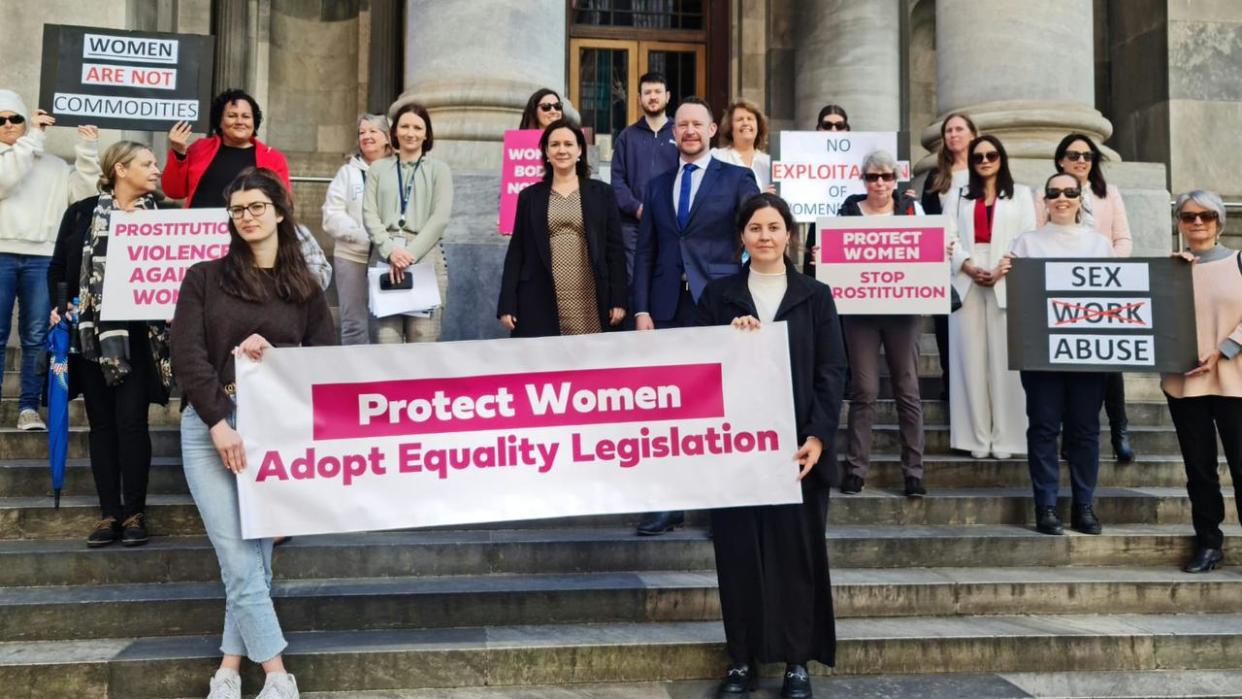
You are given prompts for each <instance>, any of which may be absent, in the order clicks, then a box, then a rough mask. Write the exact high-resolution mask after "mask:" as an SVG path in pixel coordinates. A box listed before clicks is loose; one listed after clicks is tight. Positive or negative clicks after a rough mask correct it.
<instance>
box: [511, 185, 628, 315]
mask: <svg viewBox="0 0 1242 699" xmlns="http://www.w3.org/2000/svg"><path fill="white" fill-rule="evenodd" d="M579 192H580V195H581V199H582V222H583V225H584V227H585V229H586V241H587V253H588V254H589V256H590V259H591V270H592V272H593V276H594V277H595V299H596V301H597V302H598V304H599V319H600V327H601V328H603V329H604V330H609V329H610V326H609V325H608V314H609V310H610V309H613V308H626V307H627V306H628V299H627V296H628V290H627V288H626V272H625V246H624V243H623V242H622V239H621V213H620V210H619V209H618V208H617V195H616V194H615V193H614V192H613V191H612V187H611V186H609V185H608V184H605V183H603V182H600V181H599V180H590V179H586V180H582V184H581V187H580V189H579ZM551 194H552V185H551V183H549V182H538V183H536V184H533V185H531V186H529V187H527V188H526V189H524V190H522V193H521V194H519V195H518V205H517V218H516V219H515V220H514V224H513V236H512V237H511V238H510V239H509V250H508V252H507V253H505V264H504V272H503V275H502V277H501V280H500V301H499V303H498V304H497V308H496V317H497V318H499V317H500V316H502V315H513V316H516V317H517V327H516V329H514V331H513V333H512V334H513V337H543V336H547V335H560V334H561V324H560V317H559V315H558V311H557V307H556V286H555V285H554V283H553V281H552V248H551V246H550V245H549V244H548V198H549V197H550V196H551ZM618 327H619V326H618Z"/></svg>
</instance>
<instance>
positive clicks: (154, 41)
mask: <svg viewBox="0 0 1242 699" xmlns="http://www.w3.org/2000/svg"><path fill="white" fill-rule="evenodd" d="M214 55H215V45H214V44H213V42H212V37H210V36H206V35H201V34H163V33H157V32H130V31H123V30H120V29H102V28H91V27H74V26H67V25H60V24H45V25H43V64H42V74H41V76H40V80H39V106H40V107H41V108H43V109H45V110H47V112H48V113H49V114H51V115H52V116H54V117H56V125H57V126H75V125H78V124H94V125H96V126H101V127H104V128H113V129H128V130H131V131H166V130H168V128H169V127H171V126H172V125H173V124H175V123H177V122H178V121H186V122H189V123H190V124H191V125H192V126H194V127H195V130H197V131H206V130H207V117H208V114H207V112H208V104H209V103H210V101H211V68H212V64H213V57H214Z"/></svg>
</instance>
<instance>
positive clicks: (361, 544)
mask: <svg viewBox="0 0 1242 699" xmlns="http://www.w3.org/2000/svg"><path fill="white" fill-rule="evenodd" d="M1224 531H1225V534H1226V536H1228V537H1237V536H1240V535H1242V528H1239V527H1237V526H1229V525H1226V526H1225V528H1224ZM81 534H82V536H81V537H80V538H79V537H75V538H73V539H63V540H55V539H53V540H38V539H30V540H7V541H0V587H26V586H52V585H95V584H98V585H117V584H127V583H163V582H170V583H178V582H215V581H217V580H219V578H220V569H219V566H218V564H217V562H216V558H215V553H214V551H213V550H212V548H211V545H210V543H209V542H208V541H207V540H206V539H205V538H203V537H154V538H152V539H151V542H150V543H149V544H147V545H146V546H142V547H137V548H132V549H127V548H122V547H119V546H112V547H110V548H105V549H97V550H94V549H87V548H86V546H85V543H84V541H85V534H86V532H82V533H81ZM826 538H827V540H828V550H829V558H830V560H831V561H832V565H833V566H834V567H848V568H909V567H914V568H920V567H936V566H954V567H971V566H979V567H1013V566H1017V567H1021V566H1044V567H1049V568H1051V567H1055V566H1126V565H1133V566H1151V567H1162V568H1168V569H1175V568H1177V567H1179V566H1181V565H1182V564H1183V563H1185V561H1186V560H1188V559H1189V558H1190V556H1191V554H1192V553H1193V548H1194V547H1193V541H1192V536H1191V529H1190V527H1189V526H1187V525H1183V524H1174V525H1148V524H1116V525H1110V526H1109V527H1108V528H1106V529H1105V530H1104V533H1103V534H1102V535H1100V536H1086V535H1082V534H1078V533H1075V532H1069V533H1067V534H1066V535H1065V536H1045V535H1043V534H1038V533H1036V532H1034V531H1033V530H1031V529H1028V528H1026V527H1019V526H1013V525H966V526H961V525H945V526H832V527H830V528H829V529H828V531H827V534H826ZM1226 560H1227V562H1230V561H1232V560H1233V559H1232V558H1228V559H1226ZM273 561H274V563H273V568H274V570H275V576H276V578H277V579H278V580H305V579H311V578H347V577H354V576H357V577H363V578H386V577H403V576H404V577H408V576H451V575H528V574H551V573H558V574H571V573H602V572H621V571H631V572H633V571H640V572H641V571H666V572H669V571H674V572H676V571H682V572H684V571H693V570H700V569H703V570H705V569H710V568H712V567H713V566H714V565H715V563H714V557H713V553H712V542H711V540H710V539H709V538H708V537H707V534H706V532H705V530H704V529H702V528H698V527H690V528H683V529H679V530H677V531H675V532H672V533H669V534H665V535H663V536H660V537H652V538H648V537H638V536H635V535H634V530H633V528H632V527H615V528H595V529H589V528H577V529H551V528H548V529H512V530H504V529H496V530H491V531H487V530H422V531H405V532H375V533H362V534H336V535H324V536H304V537H296V538H294V539H293V540H292V541H290V542H289V543H287V544H285V545H284V546H281V547H279V548H277V549H276V553H275V555H274V557H273Z"/></svg>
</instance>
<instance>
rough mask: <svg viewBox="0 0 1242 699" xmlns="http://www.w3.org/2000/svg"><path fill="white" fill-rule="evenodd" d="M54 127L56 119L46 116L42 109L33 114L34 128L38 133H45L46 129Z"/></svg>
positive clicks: (49, 115)
mask: <svg viewBox="0 0 1242 699" xmlns="http://www.w3.org/2000/svg"><path fill="white" fill-rule="evenodd" d="M55 125H56V117H54V116H52V115H51V114H48V113H47V112H45V111H43V110H42V109H40V110H38V111H36V112H35V118H34V127H35V128H36V129H38V130H40V131H45V132H46V131H47V127H49V126H55Z"/></svg>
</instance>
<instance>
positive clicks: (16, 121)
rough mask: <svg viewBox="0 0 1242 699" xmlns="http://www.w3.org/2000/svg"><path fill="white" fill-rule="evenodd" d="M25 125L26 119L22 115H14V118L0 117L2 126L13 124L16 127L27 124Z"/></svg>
mask: <svg viewBox="0 0 1242 699" xmlns="http://www.w3.org/2000/svg"><path fill="white" fill-rule="evenodd" d="M25 123H26V117H24V116H22V115H21V114H14V115H12V116H0V126H4V125H6V124H12V125H14V126H21V125H22V124H25Z"/></svg>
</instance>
